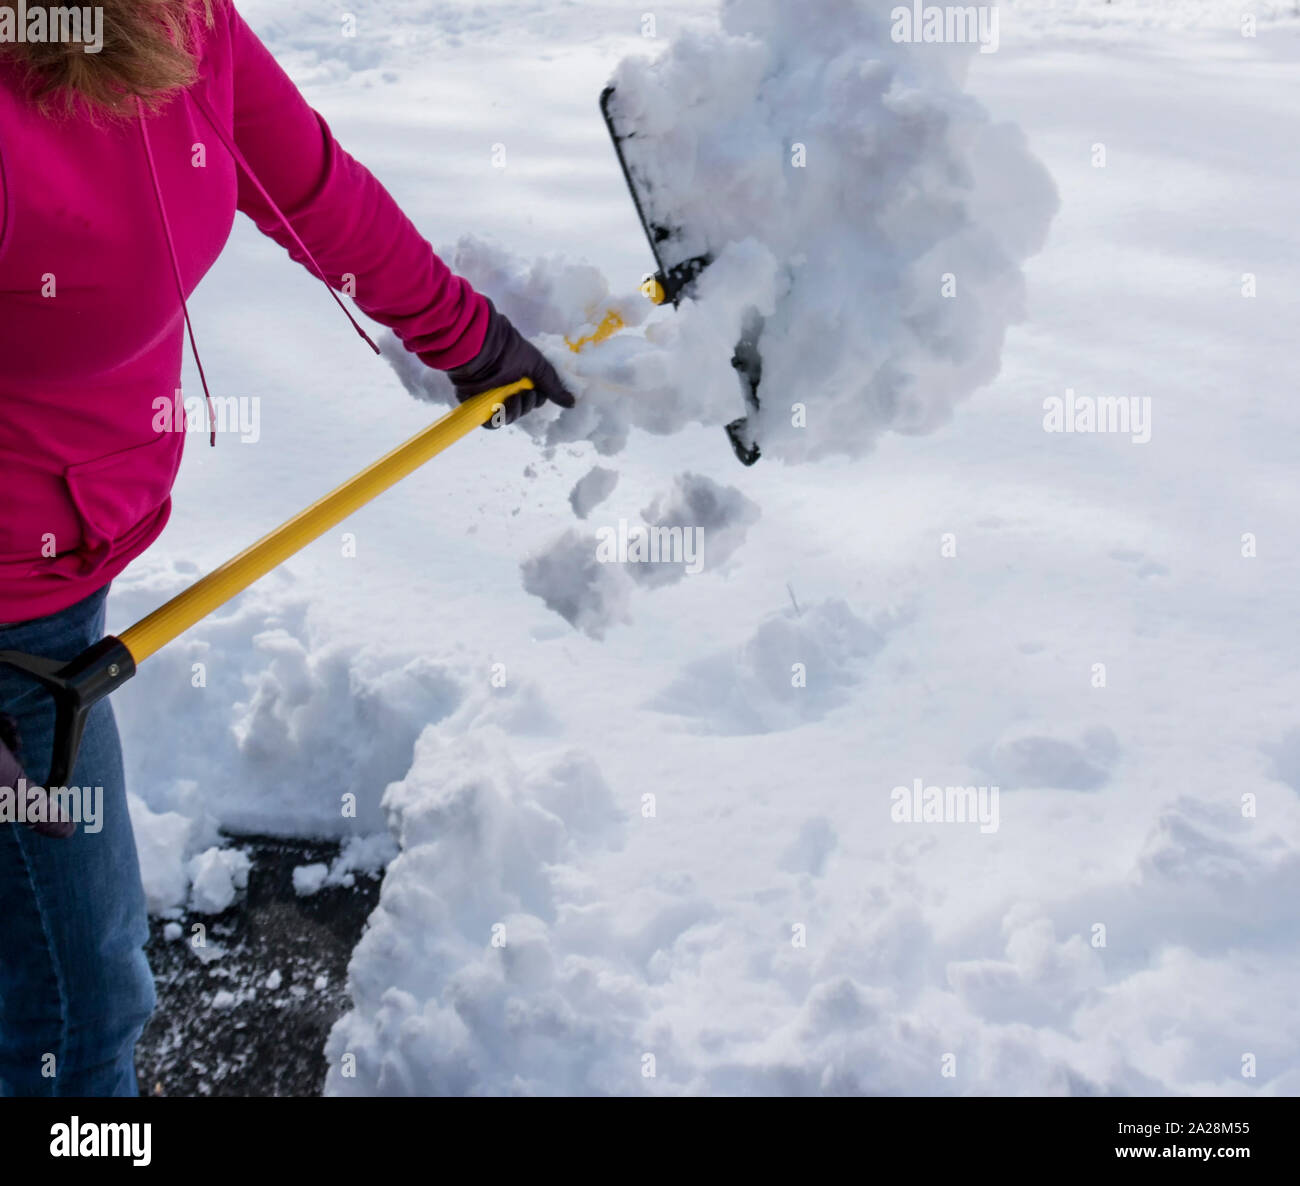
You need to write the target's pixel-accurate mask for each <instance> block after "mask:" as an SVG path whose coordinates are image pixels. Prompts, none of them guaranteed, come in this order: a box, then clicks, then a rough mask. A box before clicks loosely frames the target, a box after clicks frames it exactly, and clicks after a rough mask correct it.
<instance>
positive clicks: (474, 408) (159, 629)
mask: <svg viewBox="0 0 1300 1186" xmlns="http://www.w3.org/2000/svg"><path fill="white" fill-rule="evenodd" d="M532 386H533V381H532V380H531V379H520V380H519V382H517V383H511V384H509V385H508V386H506V387H495V388H493V389H492V390H491V391H485V392H483V393H482V394H481V395H476V396H473V397H472V398H470V399H467V400H466V401H465V402H464V403H463V404H461V405H460V406H459V407H457V408H453V409H452V410H451V411H450V412H448V413H447V414H446V415H445V416H443V417H442V418H441V419H440V420H436V421H434V423H433V424H431V425H429V427H428V428H426V429H424V430H423V431H422V432H419V433H417V434H416V435H415V436H413V437H412V438H411V439H410V440H409V441H407V442H406V444H404V445H398V446H397V448H396V449H394V450H393V451H392V452H391V453H389V454H387V455H386V456H384V457H381V458H380V459H379V460H378V461H376V462H375V463H374V464H373V465H369V466H367V467H366V468H365V469H363V470H362V471H361V472H360V473H359V474H357V475H356V476H355V477H352V478H349V479H348V480H347V481H346V482H344V483H343V485H341V486H339V487H337V488H336V489H334V490H332V491H330V493H329V494H327V495H325V497H324V498H322V499H320V500H318V501H317V502H314V503H312V505H311V506H309V507H308V508H307V509H306V510H304V511H301V512H299V513H298V514H297V515H295V516H294V517H293V518H292V519H290V520H289V521H288V522H287V523H284V524H282V525H281V526H279V527H277V528H276V529H275V530H274V531H272V532H271V533H270V534H269V535H266V536H263V537H262V538H261V539H260V540H258V541H257V543H255V544H253V545H252V547H250V548H246V549H245V550H244V551H242V552H240V553H239V555H238V556H236V557H234V558H233V559H231V560H227V561H226V563H225V564H223V565H222V566H221V567H220V568H218V569H215V570H214V571H213V572H210V573H209V574H208V575H207V576H205V577H204V578H203V579H202V580H200V581H198V582H197V583H195V584H193V585H191V586H190V587H189V588H188V589H186V590H185V591H184V592H183V593H180V594H178V595H177V596H175V597H173V598H172V599H171V600H170V601H169V602H167V604H166V605H163V606H160V607H159V608H158V609H156V610H154V612H153V613H151V614H150V615H149V616H148V617H147V618H142V619H141V620H140V621H138V622H137V623H136V624H135V625H134V626H132V627H131V628H130V629H129V630H126V631H124V632H123V633H122V634H121V635H120V636H119V638H120V640H121V642H122V643H123V644H125V646H126V649H127V650H128V651H130V652H131V657H132V658H133V659H134V660H135V661H136V664H137V665H138V664H140V663H143V662H144V661H145V659H147V658H148V657H149V656H150V655H152V654H153V653H154V652H155V651H158V650H161V649H162V648H163V647H165V646H166V645H167V644H168V643H169V642H171V641H172V639H174V638H176V637H178V636H179V635H181V634H183V633H184V632H185V631H186V630H188V629H189V628H190V627H191V626H193V625H194V624H195V623H196V622H200V621H202V620H203V619H204V618H206V617H207V616H208V615H209V614H210V613H212V611H213V610H215V609H219V608H220V607H221V606H223V605H225V603H226V602H227V601H229V600H230V599H231V598H232V597H234V596H235V595H236V594H237V593H242V592H243V591H244V590H245V589H247V588H248V586H249V585H251V584H252V583H253V582H254V581H256V580H259V579H260V578H262V577H264V576H265V575H266V574H267V573H268V572H270V571H271V570H272V569H273V568H275V567H277V566H278V565H280V564H282V563H284V561H286V560H287V559H289V557H290V556H292V555H294V553H296V552H298V551H301V549H303V548H305V547H306V546H307V545H308V544H309V543H311V542H312V540H314V539H317V538H318V537H320V536H322V535H324V534H325V532H327V531H328V530H329V529H330V528H331V527H335V526H337V525H338V524H339V523H341V522H343V520H344V519H346V518H347V517H348V516H349V515H350V514H352V512H353V511H355V510H357V509H359V508H360V507H363V506H365V505H366V503H368V502H370V501H371V499H373V498H376V497H377V496H378V495H380V494H382V493H383V492H384V491H385V490H387V489H388V488H389V487H391V486H395V485H396V484H397V483H398V482H400V481H401V480H402V479H403V478H404V477H406V476H407V475H408V474H411V473H414V472H415V471H416V470H417V469H419V468H420V466H422V465H423V464H424V463H425V462H426V461H428V460H429V459H430V458H431V457H435V456H437V454H439V453H441V452H442V451H443V450H444V449H445V448H447V447H448V446H449V445H454V444H455V443H456V442H457V441H458V440H460V438H461V437H463V436H466V435H468V434H469V433H470V432H472V431H473V430H474V429H476V428H478V427H479V425H481V424H484V423H486V421H488V420H489V419H490V418H491V416H492V413H493V412H494V411H495V409H496V407H497V405H498V404H500V403H502V402H504V400H505V399H506V398H507V397H508V396H511V395H514V394H515V393H516V392H519V391H527V390H529V389H530V388H531V387H532Z"/></svg>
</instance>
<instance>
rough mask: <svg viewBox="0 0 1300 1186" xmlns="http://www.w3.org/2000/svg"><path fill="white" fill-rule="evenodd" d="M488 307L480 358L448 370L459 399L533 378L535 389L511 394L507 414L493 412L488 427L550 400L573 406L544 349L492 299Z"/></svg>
mask: <svg viewBox="0 0 1300 1186" xmlns="http://www.w3.org/2000/svg"><path fill="white" fill-rule="evenodd" d="M488 308H489V309H490V310H491V315H490V317H489V320H488V329H487V336H486V337H485V338H484V339H483V349H482V350H480V351H479V353H478V357H477V358H475V359H474V360H473V361H472V362H467V363H465V365H464V366H458V367H454V368H453V369H451V370H449V371H448V372H447V377H448V378H449V379H450V380H451V381H452V384H453V385H454V386H455V388H456V398H457V399H458V400H459V401H460V402H461V403H464V402H465V401H466V400H467V399H469V398H470V397H471V396H474V395H479V394H480V393H481V392H484V391H490V390H491V389H492V388H493V387H504V386H505V385H506V384H508V383H516V382H518V381H519V380H520V379H531V380H532V381H533V388H532V390H531V391H521V392H519V393H518V394H517V395H512V396H510V397H509V398H508V399H507V400H506V401H505V403H504V405H503V408H504V415H500V414H494V415H493V417H492V419H490V420H489V421H488V422H487V424H486V425H485V426H484V427H486V428H498V427H500V426H501V425H502V424H513V423H514V422H515V421H516V420H518V419H519V417H520V416H525V415H527V414H528V413H529V412H531V411H532V410H533V409H534V408H538V407H541V405H542V404H544V403H545V402H546V401H547V400H548V399H549V400H551V401H552V402H554V403H557V404H559V405H560V407H562V408H571V407H573V396H572V395H570V394H569V391H568V390H567V389H566V388H565V386H564V383H563V382H562V381H561V380H560V376H559V375H558V374H556V371H555V368H554V367H553V366H551V364H550V363H549V362H547V361H546V359H545V357H543V355H542V352H541V351H540V350H538V349H537V347H536V346H534V345H533V344H532V343H531V342H530V341H528V339H527V338H525V337H524V336H523V335H522V334H521V333H520V332H519V331H518V330H517V329H515V327H514V326H513V325H511V324H510V319H509V318H508V317H506V316H505V314H504V313H498V312H497V309H496V306H495V305H493V304H492V302H491V301H488Z"/></svg>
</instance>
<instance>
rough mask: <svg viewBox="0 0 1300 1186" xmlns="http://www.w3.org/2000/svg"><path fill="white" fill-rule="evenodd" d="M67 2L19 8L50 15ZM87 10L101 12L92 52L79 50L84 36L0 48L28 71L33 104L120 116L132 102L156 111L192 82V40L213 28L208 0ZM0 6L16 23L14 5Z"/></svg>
mask: <svg viewBox="0 0 1300 1186" xmlns="http://www.w3.org/2000/svg"><path fill="white" fill-rule="evenodd" d="M68 2H69V0H62V2H61V3H59V4H43V3H37V2H33V0H28V3H27V5H26V8H27V11H28V13H29V14H30V13H31V12H32V11H34V10H36V9H45V10H46V11H47V12H49V11H50V10H52V9H57V8H63V7H65V6H66V4H67V3H68ZM70 2H71V3H74V4H75V2H76V0H70ZM92 7H94V8H99V9H102V10H103V14H104V15H103V45H102V48H100V50H99V52H96V53H86V52H85V46H86V45H87V44H90V41H89V38H88V37H87V36H84V35H83V39H82V40H81V41H79V42H75V43H73V42H66V41H43V42H40V41H38V42H32V41H25V42H18V41H6V42H3V43H0V54H4V55H5V56H6V57H8V58H10V59H11V60H16V61H18V62H19V63H20V64H22V65H23V66H25V67H26V68H27V73H28V76H29V78H30V80H31V82H32V84H33V95H34V97H35V99H36V102H37V103H38V105H39V106H40V107H42V108H43V109H46V110H50V109H52V108H55V107H62V108H63V109H65V110H67V111H73V110H75V109H76V108H77V107H78V100H81V101H83V102H84V103H85V104H86V105H87V106H88V107H89V108H90V109H91V111H92V113H108V114H127V113H128V112H130V111H132V110H134V108H135V102H134V100H135V99H137V98H138V99H140V100H141V101H142V102H143V103H144V104H145V106H146V107H148V108H157V107H159V106H161V105H162V104H163V103H164V102H165V101H166V100H167V99H169V98H170V97H171V96H172V95H173V94H175V93H176V92H177V91H180V90H184V89H185V88H186V87H188V86H190V85H191V84H192V83H193V82H194V80H195V78H196V77H197V76H198V68H197V63H196V61H195V54H196V51H197V43H198V39H199V36H200V32H201V27H203V26H207V27H211V25H212V0H98V2H97V3H94V4H93V5H92ZM0 9H9V10H10V11H11V12H13V13H14V19H15V20H17V7H16V5H15V3H14V2H13V0H0ZM84 33H85V31H84V30H83V34H84Z"/></svg>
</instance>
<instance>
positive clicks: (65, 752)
mask: <svg viewBox="0 0 1300 1186" xmlns="http://www.w3.org/2000/svg"><path fill="white" fill-rule="evenodd" d="M610 328H611V329H612V327H610ZM605 336H608V333H607V332H604V331H598V333H597V334H596V335H593V337H592V338H591V339H588V340H591V341H599V340H602V339H603V337H605ZM532 386H533V381H532V380H531V379H520V380H519V381H518V382H516V383H510V384H508V385H506V386H504V387H496V388H493V389H492V390H491V391H484V392H482V393H481V394H479V395H475V396H472V397H471V398H470V399H467V400H466V401H465V402H464V403H463V404H461V405H459V406H458V407H456V408H453V409H452V410H451V411H450V412H448V413H447V414H446V415H445V416H443V417H442V418H441V419H439V420H436V421H434V423H433V424H431V425H429V427H428V428H426V429H423V430H422V431H421V432H419V433H417V434H416V435H415V436H413V437H412V438H411V439H410V440H409V441H407V442H406V443H405V444H403V445H399V446H398V447H397V448H396V449H394V450H392V452H390V453H388V454H386V455H385V456H384V457H381V458H380V459H379V460H378V461H376V462H375V463H374V464H373V465H370V466H367V467H366V468H365V469H363V470H362V471H361V472H360V473H359V474H357V475H355V476H354V477H352V478H349V479H348V480H347V481H346V482H344V483H343V484H342V485H341V486H338V487H337V488H335V489H334V490H332V491H331V492H330V493H329V494H327V495H325V496H324V497H323V498H321V499H319V500H318V501H316V502H314V503H312V505H311V506H309V507H307V509H306V510H304V511H300V512H299V513H298V514H296V515H295V516H294V517H293V518H292V519H290V520H288V522H286V523H283V524H281V525H280V526H279V527H277V528H276V529H275V530H274V531H272V532H271V533H270V534H269V535H266V536H263V537H262V539H260V540H258V541H257V543H255V544H253V545H252V546H251V547H249V548H246V549H245V550H244V551H242V552H240V553H239V555H238V556H235V557H234V558H233V559H231V560H227V561H226V563H225V564H223V565H221V567H220V568H217V569H215V570H213V571H212V572H210V573H209V574H208V575H207V576H205V577H203V578H202V579H201V580H199V581H197V582H195V583H194V584H193V585H191V586H190V587H189V588H188V589H186V590H185V591H184V592H182V593H180V594H178V595H177V596H175V597H173V598H172V599H171V600H170V601H169V602H167V604H166V605H163V606H161V607H159V608H158V609H156V610H154V612H153V613H151V614H150V615H149V616H148V617H146V618H142V619H141V620H140V621H139V622H137V623H136V624H135V625H134V626H132V627H130V629H128V630H125V631H123V633H122V635H121V637H115V636H113V635H109V636H108V637H107V638H104V639H101V640H100V641H99V642H97V643H95V645H94V646H92V647H90V648H88V649H87V650H85V651H82V653H81V654H80V655H78V656H77V657H76V658H75V659H72V660H69V661H67V662H60V661H57V660H53V659H46V658H42V657H41V656H39V655H27V654H23V653H22V652H20V651H0V664H7V665H8V666H10V667H14V668H17V669H18V670H19V671H23V672H26V673H27V674H28V675H29V676H31V677H32V678H33V679H35V680H36V681H37V682H39V683H40V684H42V685H43V686H44V687H45V688H46V690H47V691H48V692H49V693H50V695H51V696H53V697H54V703H55V724H54V749H53V753H52V754H51V760H50V772H49V774H48V776H47V777H46V780H45V786H46V787H47V788H66V787H67V785H68V780H69V779H70V778H71V777H72V772H73V770H74V769H75V768H76V764H77V753H78V751H79V750H80V748H81V737H82V733H83V731H84V729H85V724H86V716H87V714H88V713H89V712H90V710H91V708H93V707H94V706H95V705H96V704H98V703H99V701H101V700H103V699H104V698H105V697H106V696H109V695H111V694H112V693H113V692H115V691H117V689H118V688H120V687H121V686H122V685H123V684H124V683H126V681H127V680H129V679H130V678H131V677H132V676H133V675H135V673H136V670H137V669H138V668H139V665H140V664H141V663H143V662H144V661H145V660H146V659H147V658H149V656H150V655H153V654H155V653H156V652H157V651H159V650H161V649H162V648H163V647H165V646H166V645H167V644H168V643H169V642H171V641H172V640H173V639H175V638H177V637H178V636H179V635H181V634H183V633H184V632H185V631H186V630H188V629H189V628H190V627H191V626H193V625H194V624H195V623H196V622H200V621H202V620H203V619H204V618H206V617H207V616H208V615H209V614H210V613H212V612H213V611H214V610H217V609H219V608H220V607H221V606H223V605H225V604H226V602H228V601H230V600H231V598H233V597H234V596H235V595H236V594H238V593H242V592H243V591H244V590H245V589H247V588H248V586H249V585H251V584H253V583H254V582H255V581H257V580H259V579H260V578H261V577H264V576H265V575H266V574H267V573H268V572H270V571H271V570H272V569H273V568H276V567H278V566H279V565H280V564H282V563H283V562H284V561H285V560H287V559H289V557H290V556H292V555H294V554H295V553H296V552H299V551H301V550H302V549H303V548H305V547H306V546H307V545H308V544H309V543H311V542H312V541H313V540H315V539H317V538H318V537H319V536H321V535H323V534H324V533H325V532H327V531H328V530H329V529H330V528H331V527H334V526H337V525H338V524H339V523H341V522H342V521H343V520H344V519H346V518H347V517H348V516H349V515H350V514H352V513H353V511H356V510H358V509H360V508H361V507H363V506H365V505H366V503H368V502H370V501H371V500H372V499H374V498H376V497H378V496H379V495H380V494H382V493H383V492H384V491H385V490H387V489H388V488H389V487H391V486H394V485H396V484H397V483H398V482H399V481H401V480H402V479H403V478H405V477H407V476H408V475H409V474H412V473H414V472H415V471H416V470H417V469H419V468H420V466H422V465H423V464H424V463H425V462H426V461H429V460H430V459H431V458H433V457H435V456H437V455H438V454H439V453H441V452H442V451H443V450H444V449H446V448H447V447H448V446H450V445H453V444H455V443H456V442H457V441H458V440H460V439H461V438H462V437H464V436H466V435H468V434H469V433H470V432H472V431H473V430H474V429H476V428H478V427H479V426H480V425H482V424H484V423H485V422H486V421H487V420H489V419H490V418H491V417H492V415H493V412H494V411H495V410H496V408H497V407H499V406H500V405H501V404H502V403H503V402H504V401H505V400H506V399H507V398H508V397H509V396H512V395H514V394H515V393H517V392H520V391H527V390H529V389H531V388H532ZM18 773H20V772H18ZM15 781H16V780H15ZM9 789H10V790H12V791H14V793H15V795H17V794H18V787H17V786H16V785H15V786H13V787H10V788H9ZM40 790H41V791H42V793H43V791H44V788H41V789H40ZM28 794H29V796H35V797H36V798H37V799H40V798H41V796H40V795H37V789H36V788H28ZM25 810H28V809H25ZM37 813H38V814H42V815H43V816H44V817H45V818H44V820H43V822H37V821H32V826H33V827H34V828H35V829H36V830H37V831H38V832H41V833H42V834H43V835H47V836H60V837H63V836H70V835H72V833H73V831H75V829H76V821H75V820H71V819H65V818H61V813H60V811H59V809H58V807H56V806H55V805H54V802H53V799H52V798H51V797H50V796H49V795H45V796H44V802H43V805H42V806H41V807H39V808H38V812H37ZM32 814H33V813H32V812H31V811H30V810H28V820H31V818H32ZM50 816H55V817H58V818H49V817H50Z"/></svg>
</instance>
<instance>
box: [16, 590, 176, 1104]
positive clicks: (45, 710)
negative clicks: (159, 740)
mask: <svg viewBox="0 0 1300 1186" xmlns="http://www.w3.org/2000/svg"><path fill="white" fill-rule="evenodd" d="M107 599H108V589H107V588H104V589H102V590H100V591H99V592H98V593H95V594H92V595H91V596H90V597H88V598H86V600H84V601H82V602H79V603H78V604H77V605H74V606H72V607H71V608H69V609H66V610H63V611H61V612H60V613H57V614H51V615H49V616H48V617H44V618H37V619H35V620H33V621H30V622H20V623H18V624H16V625H11V626H5V627H3V628H0V650H12V651H26V652H28V653H30V654H34V655H45V656H48V657H51V658H59V659H71V658H72V657H73V656H74V655H77V654H79V653H80V652H81V651H83V650H85V649H86V648H87V647H88V646H90V645H91V644H92V643H95V642H97V641H98V640H99V639H100V638H102V637H103V634H104V604H105V602H106V601H107ZM0 711H3V712H6V713H8V714H9V715H10V716H11V717H13V718H14V719H15V720H16V721H17V723H18V728H19V730H20V731H21V735H22V745H21V751H20V753H19V754H18V757H19V759H20V760H21V761H22V763H23V767H24V769H25V771H26V774H27V778H28V781H29V782H30V783H39V784H40V785H42V786H44V785H45V778H46V775H47V774H48V773H49V765H50V750H51V745H52V743H53V737H54V707H53V701H52V700H51V699H50V697H49V695H48V694H47V693H46V692H45V691H43V690H42V689H41V687H40V685H38V684H36V683H35V682H34V681H32V679H31V678H30V677H29V676H26V675H24V674H23V673H22V672H19V671H15V670H14V669H13V668H12V667H8V666H4V665H0ZM70 782H71V784H72V785H74V786H79V787H103V788H104V790H103V801H102V807H101V810H100V818H99V823H100V825H101V827H100V830H99V831H97V832H88V831H87V830H86V827H85V825H84V824H79V825H78V826H77V830H76V832H75V833H74V834H73V835H72V836H71V837H69V838H68V839H66V840H59V839H52V838H50V837H46V836H40V835H38V834H37V833H35V832H33V831H32V830H31V829H30V828H28V827H27V826H26V825H24V824H16V823H0V1096H113V1095H118V1096H121V1095H137V1094H139V1089H138V1087H137V1084H136V1078H135V1044H136V1040H137V1039H138V1038H139V1036H140V1031H141V1030H142V1029H143V1028H144V1023H145V1022H146V1021H147V1020H148V1019H149V1015H150V1014H151V1013H152V1012H153V1007H154V986H153V976H152V974H151V973H150V971H149V964H148V961H147V960H146V959H145V954H144V943H145V940H146V939H147V938H148V937H149V919H148V913H147V911H146V909H145V898H144V888H143V886H142V885H141V884H140V866H139V862H138V860H137V858H136V851H135V836H134V833H133V832H132V831H131V819H130V816H129V815H128V814H127V808H126V785H125V781H124V779H123V774H122V750H121V746H120V744H119V742H118V736H117V724H116V722H115V721H114V719H113V710H112V708H111V707H110V706H109V703H108V701H107V700H102V701H100V703H99V704H98V705H97V706H96V707H95V708H94V709H92V710H91V713H90V716H89V718H88V720H87V723H86V733H85V739H84V741H83V742H82V746H81V754H80V757H79V758H78V759H77V764H76V767H75V770H74V772H73V777H72V778H71V779H70Z"/></svg>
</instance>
